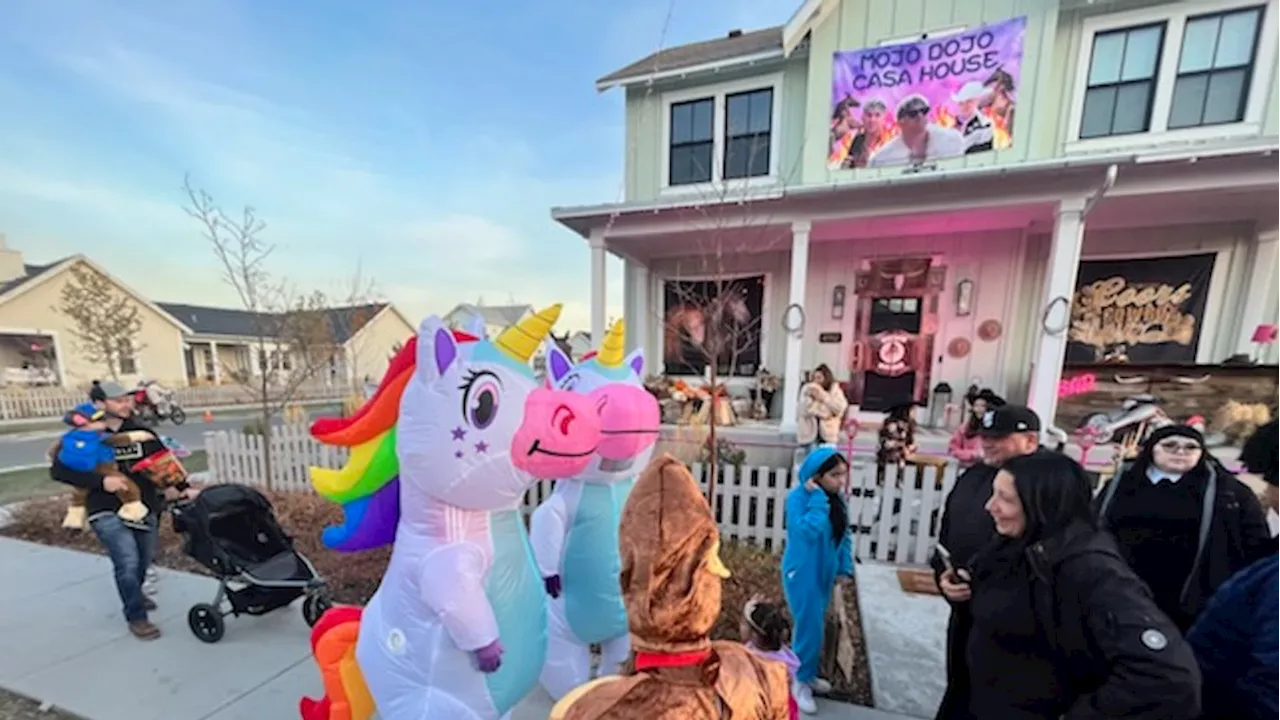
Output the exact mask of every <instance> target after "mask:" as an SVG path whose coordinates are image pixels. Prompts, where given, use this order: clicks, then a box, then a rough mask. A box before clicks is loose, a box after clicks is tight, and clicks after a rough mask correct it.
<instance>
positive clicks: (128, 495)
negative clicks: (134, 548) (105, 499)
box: [54, 403, 147, 530]
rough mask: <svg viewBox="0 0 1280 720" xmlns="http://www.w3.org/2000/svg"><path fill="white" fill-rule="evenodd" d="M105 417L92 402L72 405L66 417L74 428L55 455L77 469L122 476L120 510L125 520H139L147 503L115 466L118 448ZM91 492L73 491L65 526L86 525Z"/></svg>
mask: <svg viewBox="0 0 1280 720" xmlns="http://www.w3.org/2000/svg"><path fill="white" fill-rule="evenodd" d="M104 419H105V413H104V412H103V411H102V410H100V409H98V408H97V407H94V405H93V404H92V403H83V404H81V405H77V406H76V407H75V408H72V410H71V411H70V412H68V413H67V414H66V416H65V417H64V418H63V422H65V423H66V424H67V425H70V426H71V429H70V430H68V431H67V432H66V433H65V434H63V436H62V438H61V439H60V440H59V441H58V443H57V445H55V446H54V455H55V456H56V457H57V459H58V462H60V463H62V464H63V465H65V466H67V467H68V468H70V469H72V470H75V471H77V472H98V473H101V474H102V475H103V476H107V475H116V476H118V477H120V478H121V479H123V480H124V481H125V489H124V490H121V491H120V492H118V493H116V496H117V497H119V498H120V503H121V504H120V509H119V510H118V511H117V514H118V515H119V516H120V517H121V519H123V520H129V521H132V522H137V521H140V520H142V519H143V518H145V517H146V516H147V506H146V505H144V504H143V503H142V494H141V492H140V491H139V490H138V486H137V485H136V484H134V482H133V481H132V480H130V479H129V478H128V477H126V476H125V475H124V474H123V473H120V472H119V471H118V470H117V468H116V455H115V450H114V449H113V448H112V447H111V446H110V445H108V444H107V442H106V438H107V435H108V432H107V426H106V424H105V422H104ZM88 495H89V491H88V490H84V489H82V488H76V490H75V491H73V492H72V493H71V503H70V505H69V506H68V507H67V514H66V516H65V517H64V518H63V520H62V526H63V527H65V528H70V529H74V530H82V529H84V525H85V520H86V518H85V509H84V504H85V498H86V497H87V496H88Z"/></svg>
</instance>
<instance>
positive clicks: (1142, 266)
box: [1066, 253, 1217, 364]
mask: <svg viewBox="0 0 1280 720" xmlns="http://www.w3.org/2000/svg"><path fill="white" fill-rule="evenodd" d="M1216 259H1217V256H1216V255H1215V254H1213V253H1204V254H1200V255H1180V256H1173V257H1162V258H1149V259H1119V260H1085V261H1084V262H1081V263H1080V273H1079V275H1078V279H1077V281H1076V293H1075V298H1074V300H1073V301H1072V303H1071V328H1070V330H1069V331H1068V334H1067V356H1066V361H1067V362H1068V363H1121V364H1122V363H1130V364H1144V363H1145V364H1165V363H1194V362H1195V361H1196V350H1197V349H1198V348H1199V346H1200V331H1201V328H1202V326H1203V324H1204V313H1205V306H1206V305H1207V304H1208V302H1209V281H1210V279H1211V278H1212V277H1213V265H1214V260H1216Z"/></svg>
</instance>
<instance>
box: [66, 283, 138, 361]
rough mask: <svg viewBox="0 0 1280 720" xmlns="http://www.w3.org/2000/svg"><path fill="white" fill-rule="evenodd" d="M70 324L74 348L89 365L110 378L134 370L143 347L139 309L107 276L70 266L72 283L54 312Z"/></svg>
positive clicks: (67, 287)
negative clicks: (139, 336)
mask: <svg viewBox="0 0 1280 720" xmlns="http://www.w3.org/2000/svg"><path fill="white" fill-rule="evenodd" d="M54 310H55V311H56V312H60V313H62V314H63V315H65V316H67V318H68V319H70V320H71V332H72V334H73V335H75V339H76V346H77V348H78V349H79V350H80V352H81V353H82V354H83V355H84V357H86V358H88V359H89V361H90V362H93V363H97V364H100V365H102V367H103V368H104V369H105V370H106V371H107V374H109V375H110V376H111V377H112V378H114V379H116V380H119V379H120V375H121V374H122V373H124V374H128V373H131V372H133V369H130V368H128V367H122V366H127V365H128V364H130V363H134V362H136V359H135V358H136V353H137V352H139V351H140V350H142V348H143V345H142V344H141V343H140V342H139V341H138V334H139V333H140V332H141V331H142V312H141V311H142V308H141V306H140V305H139V303H138V302H137V301H136V300H134V299H133V298H132V297H130V296H129V294H128V293H126V292H124V291H122V290H121V289H120V288H119V286H117V285H116V284H115V283H114V282H112V281H111V279H110V278H108V277H107V276H106V275H103V274H102V273H100V272H98V271H97V270H95V269H94V268H93V267H91V266H89V265H88V264H87V263H76V264H75V265H72V266H71V281H70V282H68V283H67V284H66V285H63V286H62V293H61V294H60V296H59V298H58V305H57V307H55V308H54Z"/></svg>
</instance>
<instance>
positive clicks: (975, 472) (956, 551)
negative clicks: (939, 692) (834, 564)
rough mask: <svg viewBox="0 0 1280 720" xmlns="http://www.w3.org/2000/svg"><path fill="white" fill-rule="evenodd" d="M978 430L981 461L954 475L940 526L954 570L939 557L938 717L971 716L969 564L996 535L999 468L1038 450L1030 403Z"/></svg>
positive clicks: (990, 415) (957, 719)
mask: <svg viewBox="0 0 1280 720" xmlns="http://www.w3.org/2000/svg"><path fill="white" fill-rule="evenodd" d="M978 433H979V435H981V436H982V455H983V460H982V462H980V463H978V464H977V465H974V466H973V467H970V468H968V469H967V470H965V471H964V472H963V473H961V474H960V477H958V478H956V484H955V486H954V487H953V488H952V489H951V493H950V494H949V495H948V496H947V500H946V506H945V507H944V509H943V513H942V521H941V523H940V526H939V529H938V545H939V546H940V547H941V548H945V550H946V551H948V552H949V553H950V556H951V562H952V564H953V566H954V570H953V571H950V572H948V571H947V570H946V567H945V565H944V563H943V562H942V561H941V557H940V556H938V555H935V558H934V573H935V578H936V580H937V582H938V588H939V589H940V590H942V594H943V597H945V598H946V599H947V602H948V603H950V605H951V618H950V620H949V621H948V622H947V689H946V692H945V693H944V694H943V696H942V703H941V704H940V705H939V707H938V713H937V720H970V718H972V717H973V716H972V715H970V714H969V672H968V667H967V664H966V661H965V644H966V643H967V642H968V636H969V628H970V627H971V626H972V623H973V618H972V616H971V615H970V612H969V583H968V581H967V579H966V578H967V574H968V568H969V567H970V565H971V564H972V562H973V558H974V557H975V556H977V555H978V553H979V552H980V551H981V550H983V549H984V548H986V547H987V546H988V545H989V544H990V543H991V541H992V538H994V537H995V525H993V524H992V522H991V516H990V515H989V514H988V513H987V510H986V504H987V500H989V499H990V498H991V481H992V480H993V479H994V478H995V476H996V469H997V468H998V467H999V466H1000V465H1001V464H1002V463H1003V462H1005V461H1006V460H1008V459H1010V458H1013V457H1017V456H1020V455H1027V454H1030V453H1033V452H1035V451H1036V449H1037V448H1038V447H1039V446H1040V417H1039V416H1038V415H1036V414H1035V412H1034V411H1033V410H1031V409H1030V408H1028V407H1025V406H1022V405H1003V404H1002V405H1000V406H998V407H996V408H994V409H991V410H988V411H987V412H986V413H984V414H983V416H982V417H981V418H979V422H978ZM939 552H942V551H941V550H940V551H939Z"/></svg>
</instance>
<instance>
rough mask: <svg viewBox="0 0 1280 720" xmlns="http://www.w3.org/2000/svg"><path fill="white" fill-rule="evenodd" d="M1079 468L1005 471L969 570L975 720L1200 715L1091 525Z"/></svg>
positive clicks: (1195, 675) (1190, 687)
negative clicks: (986, 538) (992, 533)
mask: <svg viewBox="0 0 1280 720" xmlns="http://www.w3.org/2000/svg"><path fill="white" fill-rule="evenodd" d="M1090 498H1091V493H1090V485H1089V479H1088V476H1087V475H1086V474H1085V472H1084V468H1082V467H1080V465H1079V464H1078V463H1076V462H1075V461H1074V460H1072V459H1070V458H1069V457H1067V456H1065V455H1062V454H1059V453H1055V452H1049V451H1044V450H1041V451H1038V452H1036V453H1034V454H1031V455H1024V456H1022V457H1015V458H1012V459H1010V460H1008V461H1006V462H1005V463H1004V464H1003V466H1002V467H1001V469H1000V471H999V472H998V473H997V474H996V479H995V481H994V482H993V484H992V493H991V499H990V500H989V501H988V502H987V511H988V512H989V513H990V514H991V519H992V520H993V521H994V523H995V527H996V533H997V538H996V539H995V541H993V543H992V545H991V546H990V547H989V548H988V549H987V550H986V551H985V552H984V553H983V554H982V555H981V556H980V557H979V558H978V559H977V560H976V561H975V562H974V566H973V573H972V574H973V578H972V588H973V597H972V600H971V601H970V604H971V607H972V612H973V629H972V631H970V633H969V637H968V642H967V646H966V654H967V656H968V666H969V673H970V679H971V683H972V686H971V689H970V695H969V710H970V713H971V714H972V716H973V717H977V718H1000V720H1033V719H1034V720H1050V719H1053V720H1056V719H1057V718H1062V717H1067V718H1150V719H1151V720H1183V719H1185V720H1191V719H1192V718H1196V717H1197V716H1198V715H1199V712H1200V673H1199V670H1198V668H1197V667H1196V662H1195V658H1194V657H1193V656H1192V654H1191V649H1190V647H1188V645H1187V644H1186V641H1184V640H1183V639H1182V636H1181V634H1179V633H1178V630H1177V627H1176V626H1174V624H1173V623H1172V622H1171V621H1170V620H1169V618H1167V617H1166V616H1165V615H1164V614H1163V613H1161V612H1160V610H1159V609H1158V608H1157V607H1156V605H1155V602H1154V601H1153V600H1152V598H1151V595H1150V593H1149V592H1148V591H1147V588H1146V586H1145V585H1144V584H1143V583H1142V582H1140V581H1139V580H1138V578H1137V577H1136V576H1135V575H1134V574H1133V571H1132V570H1130V569H1129V567H1128V566H1127V565H1126V564H1125V562H1124V559H1123V558H1121V557H1120V555H1119V553H1118V552H1116V549H1115V544H1114V543H1113V542H1112V540H1111V538H1110V536H1108V535H1107V534H1106V533H1102V532H1099V531H1098V530H1097V528H1096V526H1095V525H1094V520H1093V513H1092V509H1091V507H1090Z"/></svg>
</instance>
